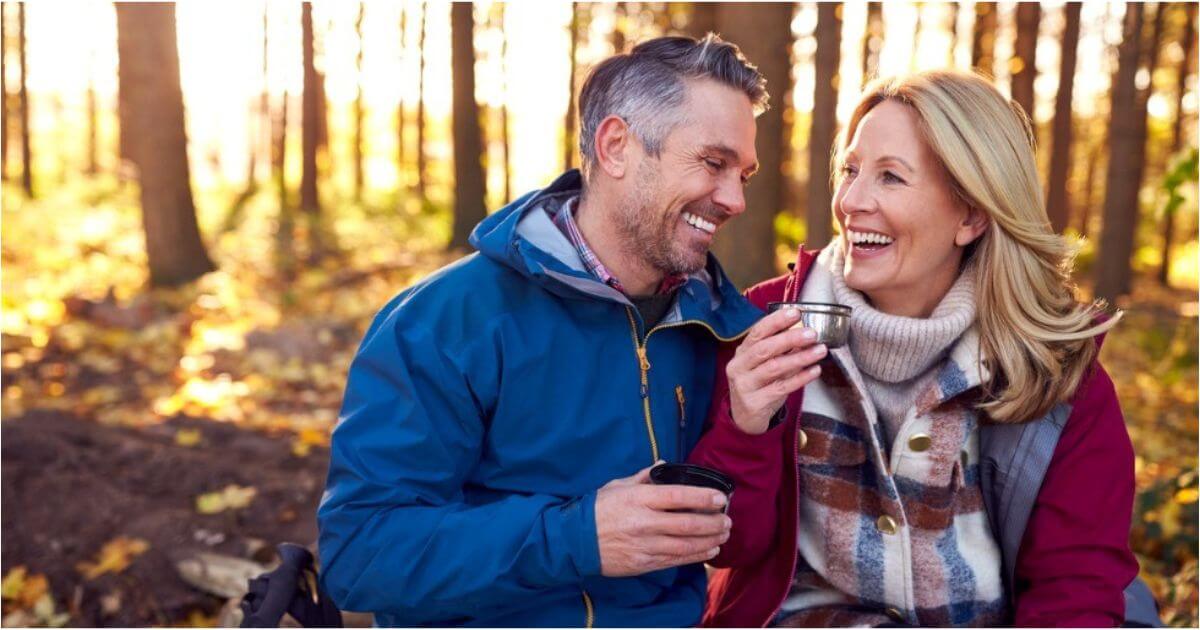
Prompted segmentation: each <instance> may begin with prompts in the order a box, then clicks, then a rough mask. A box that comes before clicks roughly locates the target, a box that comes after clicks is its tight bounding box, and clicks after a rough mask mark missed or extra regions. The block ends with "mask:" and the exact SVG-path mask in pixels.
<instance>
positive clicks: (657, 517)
mask: <svg viewBox="0 0 1200 630" xmlns="http://www.w3.org/2000/svg"><path fill="white" fill-rule="evenodd" d="M649 481H650V468H645V469H643V470H641V471H640V472H638V473H637V474H636V475H633V476H632V477H625V478H624V479H614V480H613V481H610V482H608V483H607V484H605V485H604V487H603V488H600V491H599V492H597V493H596V534H597V537H598V538H599V541H600V572H601V573H602V574H603V575H605V576H606V577H626V576H631V575H641V574H643V573H649V572H651V571H658V570H660V569H666V568H669V567H677V566H682V565H685V564H692V563H695V562H704V561H705V560H709V559H711V558H713V557H714V556H716V555H717V553H718V552H719V551H720V545H721V544H722V543H724V542H725V541H726V540H728V539H729V527H730V524H731V522H730V520H729V517H727V516H725V515H724V514H723V513H721V509H722V508H723V507H724V506H725V495H724V494H721V493H720V492H719V491H717V490H712V489H709V488H697V487H694V486H677V485H670V486H666V485H664V486H658V485H654V484H651V483H649ZM669 510H689V512H674V511H669Z"/></svg>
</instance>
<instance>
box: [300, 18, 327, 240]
mask: <svg viewBox="0 0 1200 630" xmlns="http://www.w3.org/2000/svg"><path fill="white" fill-rule="evenodd" d="M300 27H301V49H302V53H303V59H304V95H303V99H302V102H301V121H300V148H301V151H300V152H301V162H300V164H301V166H300V210H301V212H303V213H304V214H305V215H306V216H307V218H308V223H309V237H310V246H311V252H310V254H311V255H312V256H313V257H314V258H319V257H320V256H321V255H323V253H324V252H323V251H322V244H321V226H320V216H321V202H320V198H319V197H318V194H317V143H318V138H319V133H320V129H319V125H320V123H319V122H318V116H319V114H320V101H321V100H322V99H321V93H320V87H319V86H320V77H318V76H317V68H316V63H315V60H314V51H313V19H312V3H311V2H303V3H301V12H300Z"/></svg>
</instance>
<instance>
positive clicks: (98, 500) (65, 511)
mask: <svg viewBox="0 0 1200 630" xmlns="http://www.w3.org/2000/svg"><path fill="white" fill-rule="evenodd" d="M2 6H3V15H2V18H0V24H2V30H3V34H2V39H3V46H2V48H3V57H2V59H3V61H2V68H0V77H2V79H3V108H2V111H3V120H2V121H0V140H2V146H0V155H2V156H3V183H2V186H0V189H2V196H0V201H2V208H3V210H2V223H0V232H2V235H3V238H2V239H0V246H2V252H0V253H2V263H3V275H2V282H3V285H2V302H3V311H2V319H0V332H2V340H3V348H2V357H0V368H2V376H0V379H2V394H0V400H2V405H3V406H2V413H0V417H2V422H0V432H2V438H0V445H2V449H3V455H2V464H3V474H2V477H0V481H2V484H3V511H2V530H3V545H2V565H3V566H2V573H3V582H2V584H0V596H2V604H3V615H4V616H3V624H4V625H6V626H11V625H59V626H60V625H65V624H71V625H200V626H210V625H214V624H218V623H222V624H230V623H236V620H237V617H236V610H235V609H236V606H234V605H233V604H234V603H235V602H236V598H237V597H238V596H239V595H240V594H241V592H242V590H244V588H245V581H244V580H245V577H246V576H249V575H254V574H256V573H257V572H259V571H262V570H263V568H264V567H267V566H269V565H270V563H271V562H273V561H274V551H273V546H274V545H275V544H277V543H279V542H283V541H285V540H291V541H295V542H299V543H301V544H306V545H312V544H313V543H314V541H315V535H316V528H315V521H314V515H313V512H314V510H315V506H316V502H317V501H318V499H319V497H320V494H321V489H322V487H323V484H324V473H325V467H326V465H327V462H328V448H327V446H328V439H329V432H330V430H331V428H332V426H333V424H334V422H335V420H336V416H337V409H338V406H339V403H340V397H341V392H342V388H343V386H344V381H345V375H346V370H347V366H348V364H349V362H350V359H351V357H352V356H353V353H354V350H355V348H356V346H357V343H358V341H359V340H360V338H361V335H362V334H363V332H364V331H365V329H366V326H367V325H368V323H369V321H370V318H371V316H372V315H373V313H374V312H375V311H376V310H377V309H378V308H380V307H381V306H382V305H383V304H384V303H385V302H386V301H387V300H388V299H389V298H390V297H391V296H392V295H394V294H395V293H397V292H398V291H400V290H401V289H403V288H404V287H406V286H408V285H410V284H412V283H413V282H415V281H417V280H419V279H420V278H422V277H423V276H424V275H426V274H428V273H429V272H430V271H432V270H434V269H436V268H437V267H439V266H441V265H443V264H446V263H448V262H450V261H452V260H454V259H455V258H457V257H459V256H462V255H464V254H465V253H466V252H467V249H466V248H465V237H466V235H467V234H468V233H469V230H470V228H471V227H472V226H473V225H474V224H475V223H476V222H478V221H479V220H480V219H481V218H482V217H483V216H485V215H486V213H487V212H489V211H494V210H496V209H498V208H500V207H501V206H502V205H503V204H504V203H505V202H506V201H507V200H510V199H512V198H514V197H515V196H517V195H519V194H521V193H523V192H525V191H528V190H531V189H533V188H538V187H541V186H544V185H545V184H546V183H548V182H549V181H550V180H551V179H552V178H553V177H554V176H555V175H556V174H557V173H559V172H560V171H562V170H563V169H565V168H570V167H573V166H576V165H577V164H578V156H577V153H576V150H575V145H576V140H575V133H576V121H575V108H574V96H575V95H576V93H577V90H578V87H579V85H580V83H581V82H582V80H583V78H584V77H585V76H586V73H587V71H588V69H589V68H590V67H591V66H592V65H593V64H595V63H596V62H597V61H599V60H601V59H603V58H604V57H606V56H608V55H611V54H613V53H614V52H619V51H622V50H626V49H628V47H629V46H631V45H632V44H634V43H636V42H639V41H642V40H644V39H647V38H650V37H654V36H658V35H661V34H668V33H671V34H676V33H678V34H687V35H693V36H697V35H702V34H704V33H706V32H709V31H714V32H717V33H720V34H721V35H722V36H723V37H725V38H726V39H728V40H730V41H733V42H735V43H737V44H738V45H739V46H741V48H742V50H743V51H744V52H745V53H746V55H747V56H748V57H749V58H750V59H751V60H752V61H753V62H754V63H756V64H757V65H758V66H759V67H760V69H761V70H762V71H763V72H764V74H765V75H766V77H767V78H768V81H769V84H768V86H769V89H770V91H771V93H772V107H771V109H770V111H768V112H767V113H766V114H764V115H763V116H762V117H761V118H760V119H759V122H758V154H759V158H760V160H761V162H762V163H763V164H764V165H767V168H764V169H763V171H762V172H761V173H760V174H759V175H758V176H757V177H755V179H754V180H753V182H752V184H751V185H750V187H749V188H748V190H747V201H748V203H747V205H748V208H749V210H748V212H747V213H746V214H745V215H744V216H742V217H740V218H739V219H738V220H737V221H734V222H732V223H731V224H730V225H728V226H726V228H724V229H723V231H722V234H721V235H720V237H719V238H718V242H717V244H716V247H715V249H716V251H717V253H718V255H719V256H721V258H722V260H723V262H724V263H725V264H726V267H727V269H728V270H729V272H730V274H731V276H732V277H733V278H734V280H735V282H737V283H738V284H739V285H740V286H742V287H745V286H748V285H749V284H750V283H752V282H754V281H757V280H759V279H762V278H765V277H768V276H771V275H774V274H776V273H778V272H779V271H780V268H781V263H783V262H786V260H787V259H788V258H789V256H791V254H792V252H794V251H795V247H796V245H797V244H799V243H801V242H804V243H807V244H808V246H810V247H815V246H820V245H822V244H823V243H825V242H827V241H828V239H829V238H830V236H831V233H832V232H831V230H832V226H831V225H830V220H829V202H830V191H829V188H828V186H827V185H826V182H827V181H828V175H829V173H828V154H829V148H830V145H831V143H832V141H833V138H834V135H835V134H836V132H837V130H838V129H839V126H840V125H842V124H844V123H845V121H846V118H847V116H848V114H849V110H850V108H851V107H852V106H853V104H854V102H855V100H856V99H857V96H858V95H859V94H860V92H861V89H862V86H863V85H864V84H865V83H866V82H867V81H868V80H869V79H871V78H873V77H875V76H886V75H891V74H896V73H900V72H905V71H910V70H920V69H928V68H939V67H956V68H974V69H976V70H978V71H980V72H982V73H985V74H987V75H989V76H992V77H994V78H995V81H996V84H997V85H998V86H999V88H1000V89H1001V90H1002V91H1003V92H1005V93H1006V94H1010V95H1011V96H1012V98H1013V99H1014V100H1016V101H1017V102H1018V103H1020V104H1021V105H1022V106H1023V107H1024V108H1025V110H1026V111H1028V112H1031V114H1032V118H1033V121H1034V123H1035V127H1036V132H1037V137H1038V145H1039V152H1038V155H1039V162H1040V169H1041V175H1042V180H1043V184H1044V185H1045V188H1046V196H1047V205H1048V209H1049V215H1050V218H1051V222H1052V226H1053V228H1054V229H1055V230H1058V231H1060V232H1062V233H1063V234H1064V235H1066V236H1067V237H1068V238H1069V239H1071V240H1072V241H1073V242H1074V243H1076V244H1077V245H1078V247H1079V255H1078V258H1077V261H1076V263H1077V264H1076V278H1077V280H1078V282H1079V290H1078V291H1079V296H1080V298H1081V299H1089V298H1091V297H1093V296H1098V297H1103V298H1105V299H1107V300H1108V301H1109V302H1110V303H1111V304H1113V305H1115V306H1116V307H1119V308H1121V309H1124V311H1125V313H1126V317H1125V319H1124V321H1123V322H1122V323H1121V324H1120V325H1119V326H1118V327H1117V328H1116V329H1115V330H1114V331H1113V332H1112V333H1111V334H1110V335H1109V336H1108V339H1107V342H1106V343H1105V345H1104V349H1103V353H1102V360H1103V361H1104V362H1105V365H1106V366H1107V368H1108V370H1109V371H1110V372H1111V373H1112V375H1113V378H1114V380H1115V382H1116V384H1117V388H1118V392H1119V394H1120V397H1121V400H1122V404H1123V407H1124V411H1125V415H1126V420H1127V422H1128V425H1129V430H1130V434H1131V435H1132V437H1133V441H1134V446H1135V449H1136V451H1137V462H1136V466H1137V468H1136V473H1137V484H1138V494H1137V499H1136V505H1135V515H1134V526H1133V530H1132V532H1131V543H1132V545H1133V548H1134V550H1135V551H1136V552H1137V554H1138V558H1139V560H1140V561H1141V566H1142V573H1143V576H1144V577H1145V578H1146V579H1147V581H1148V582H1149V584H1150V585H1151V588H1152V589H1153V591H1154V593H1155V594H1156V596H1157V597H1158V599H1159V602H1160V604H1161V606H1162V611H1161V612H1162V616H1163V619H1164V621H1165V622H1167V623H1169V624H1172V625H1182V626H1196V625H1197V624H1198V623H1200V620H1198V618H1197V499H1198V497H1200V491H1198V486H1197V469H1196V466H1197V313H1198V311H1200V307H1198V305H1197V283H1198V269H1197V266H1198V261H1200V248H1198V247H1200V245H1198V242H1197V224H1198V223H1197V205H1196V198H1197V193H1196V178H1197V175H1196V169H1197V151H1196V145H1197V142H1196V138H1197V124H1196V113H1197V105H1198V102H1197V100H1198V92H1197V77H1196V43H1197V36H1196V8H1197V5H1196V4H1195V3H1169V2H1168V3H1164V2H1158V3H1155V2H1151V3H1145V4H1141V3H1138V4H1126V3H1121V2H1111V3H1110V2H1089V3H1083V4H1081V3H1078V2H1069V3H1063V2H1043V3H1040V4H1039V3H1014V2H999V3H996V2H957V3H937V2H888V3H880V2H858V3H771V4H767V3H750V4H736V3H655V2H609V3H569V2H521V3H509V4H503V3H495V2H477V3H474V4H470V3H462V4H453V5H452V4H450V3H448V2H413V1H410V2H404V3H397V2H370V3H362V4H360V3H353V2H331V1H330V2H314V3H297V2H290V3H288V2H269V3H262V2H239V3H222V4H220V5H219V6H213V5H210V4H206V3H198V2H196V3H183V4H180V5H178V6H175V5H172V4H137V5H132V4H129V5H126V4H118V5H116V6H115V7H114V6H113V5H110V4H103V3H90V2H87V3H85V2H56V3H37V4H32V3H30V4H22V3H15V2H4V3H3V5H2ZM1103 517H1104V516H1103V515H1097V518H1103ZM358 621H361V620H358Z"/></svg>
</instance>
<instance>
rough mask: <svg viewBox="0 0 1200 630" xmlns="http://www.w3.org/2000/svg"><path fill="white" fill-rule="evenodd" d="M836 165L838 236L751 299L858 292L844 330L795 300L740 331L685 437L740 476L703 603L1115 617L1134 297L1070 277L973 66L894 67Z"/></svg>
mask: <svg viewBox="0 0 1200 630" xmlns="http://www.w3.org/2000/svg"><path fill="white" fill-rule="evenodd" d="M834 160H835V172H836V176H835V180H836V181H835V184H836V194H835V196H834V200H833V213H834V218H835V219H836V221H837V223H838V225H839V227H840V235H839V236H838V237H837V238H836V239H835V240H834V242H833V243H831V244H830V245H829V246H828V247H826V248H825V249H824V250H822V251H821V252H819V254H816V253H810V252H805V251H804V250H803V249H801V251H800V253H799V258H798V260H797V262H796V264H795V265H794V266H792V265H789V267H791V268H792V273H790V274H788V275H785V276H783V277H779V278H776V279H774V280H770V281H767V282H764V283H762V284H760V285H758V286H756V287H754V288H752V289H750V290H749V291H748V292H747V297H749V298H750V300H751V301H752V302H754V303H755V304H756V305H758V306H760V307H763V308H765V307H766V305H767V303H768V302H772V301H780V300H786V301H807V302H837V303H842V304H846V305H849V306H851V307H853V312H852V315H851V317H850V320H851V325H850V337H849V344H848V346H847V347H842V348H836V349H832V350H828V349H826V348H825V347H824V346H821V345H819V344H815V343H814V342H813V341H812V338H811V336H806V335H808V334H810V333H811V331H806V330H804V329H802V328H799V327H797V328H791V327H792V326H793V324H795V323H796V322H797V320H798V316H796V315H795V314H794V313H791V312H789V311H788V310H787V309H784V310H780V311H777V312H775V313H773V314H771V315H769V316H767V317H765V318H763V319H762V320H761V321H760V322H759V323H758V324H756V325H755V327H754V328H752V329H751V331H750V332H749V334H748V335H747V336H746V337H745V338H744V339H743V340H742V341H741V342H740V344H739V345H738V346H737V347H736V349H735V348H734V347H732V346H730V347H727V348H725V349H724V350H723V352H722V354H721V364H720V370H719V376H718V381H717V387H718V390H717V393H716V395H715V396H714V402H713V407H712V409H711V412H710V418H709V430H708V432H707V433H706V435H705V437H704V438H703V439H702V440H701V442H700V444H699V445H698V446H697V448H696V450H695V451H694V452H693V454H692V457H691V458H690V461H692V462H693V463H699V464H702V465H707V466H710V467H713V468H716V469H718V470H722V471H724V472H726V473H729V474H730V475H732V476H733V477H734V478H735V480H736V482H737V490H736V492H735V493H734V496H733V499H732V502H731V504H730V506H729V515H730V517H731V518H732V519H733V530H732V532H731V537H730V539H729V541H728V542H727V543H726V544H725V545H724V546H723V547H722V551H721V554H720V555H719V556H718V557H717V558H716V559H714V560H713V561H712V564H713V565H715V566H717V567H720V570H718V571H717V573H716V574H715V575H714V576H713V579H712V581H711V584H710V588H709V606H708V610H707V611H706V613H705V624H706V625H716V626H727V625H732V626H762V625H768V624H771V625H782V626H829V625H886V624H901V625H940V626H947V625H997V624H1005V623H1016V624H1018V625H1070V626H1102V625H1117V624H1120V623H1121V622H1122V621H1123V620H1124V617H1125V602H1124V598H1123V596H1122V591H1123V589H1125V588H1126V585H1128V584H1130V582H1131V580H1133V579H1134V577H1135V576H1136V574H1137V568H1138V566H1137V561H1136V559H1135V558H1134V556H1133V554H1132V553H1131V551H1130V549H1129V547H1128V542H1127V539H1128V532H1129V523H1130V518H1131V511H1132V501H1133V451H1132V446H1131V444H1130V440H1129V436H1128V433H1127V432H1126V429H1125V426H1124V421H1123V419H1122V416H1121V410H1120V407H1119V405H1118V401H1117V398H1116V394H1115V392H1114V390H1113V385H1112V382H1111V380H1110V379H1109V377H1108V375H1107V374H1106V373H1105V371H1104V369H1103V368H1102V367H1100V365H1099V363H1098V362H1097V361H1096V355H1097V352H1098V348H1099V344H1100V340H1101V338H1102V337H1103V335H1104V333H1105V332H1106V331H1107V330H1109V329H1110V328H1111V327H1112V326H1113V325H1114V324H1115V323H1116V322H1117V320H1118V319H1119V317H1120V316H1119V315H1118V316H1116V317H1112V318H1105V316H1104V315H1103V314H1102V312H1101V305H1100V304H1097V303H1093V304H1080V303H1078V302H1076V300H1075V299H1074V297H1073V286H1072V284H1071V281H1070V277H1069V269H1070V256H1069V252H1068V249H1067V246H1066V244H1065V242H1064V241H1063V239H1062V238H1061V237H1059V236H1058V235H1056V234H1054V233H1053V232H1051V230H1050V227H1049V221H1048V220H1047V217H1046V212H1045V209H1044V207H1043V203H1042V192H1041V187H1040V186H1039V183H1038V175H1037V170H1036V162H1035V159H1034V152H1033V135H1032V133H1031V130H1030V126H1029V122H1028V120H1027V119H1026V117H1025V115H1024V114H1023V113H1022V111H1021V109H1020V108H1019V107H1018V106H1016V105H1014V104H1012V103H1011V102H1010V101H1009V100H1008V99H1006V98H1005V97H1003V96H1002V95H1001V94H1000V93H999V92H998V91H997V90H996V89H995V88H994V87H992V85H991V84H989V83H988V82H987V81H985V80H983V79H981V78H979V77H976V76H974V75H970V74H965V73H956V72H926V73H920V74H915V75H911V76H906V77H901V78H895V79H891V80H883V81H877V82H875V83H874V84H872V85H871V86H868V88H867V90H866V95H865V96H864V97H863V98H862V100H861V101H860V103H859V105H858V106H857V108H856V109H855V110H854V113H853V115H852V116H851V119H850V121H849V124H848V125H847V126H846V128H845V130H843V132H842V136H841V138H840V139H839V141H838V146H837V148H836V151H835V156H834ZM1064 419H1065V424H1064V422H1063V420H1064ZM1055 439H1057V441H1055ZM1039 457H1040V458H1041V459H1042V462H1041V464H1040V466H1039V464H1038V462H1037V460H1038V459H1039ZM981 460H982V461H981ZM1046 461H1048V462H1049V463H1048V466H1047V465H1046ZM1039 484H1040V486H1039ZM1039 487H1040V489H1039Z"/></svg>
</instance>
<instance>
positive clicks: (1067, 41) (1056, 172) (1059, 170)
mask: <svg viewBox="0 0 1200 630" xmlns="http://www.w3.org/2000/svg"><path fill="white" fill-rule="evenodd" d="M1082 6H1083V5H1082V4H1081V3H1079V2H1068V3H1067V4H1066V6H1065V7H1064V8H1063V16H1064V18H1065V24H1064V26H1063V32H1062V54H1061V56H1060V63H1059V69H1058V95H1057V96H1056V97H1055V100H1054V130H1053V133H1052V135H1053V138H1054V139H1053V142H1052V144H1051V149H1052V150H1051V152H1050V176H1049V181H1048V185H1047V189H1048V192H1047V194H1046V210H1047V212H1048V214H1049V215H1050V226H1051V227H1052V228H1053V229H1054V231H1055V232H1060V233H1061V232H1062V231H1063V230H1064V229H1066V227H1067V221H1068V218H1069V217H1070V216H1071V211H1070V206H1069V203H1070V200H1069V199H1068V198H1067V180H1068V179H1069V178H1070V171H1071V131H1072V120H1071V98H1072V95H1073V94H1074V91H1075V49H1076V48H1077V47H1078V46H1079V11H1080V9H1081V8H1082Z"/></svg>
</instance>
